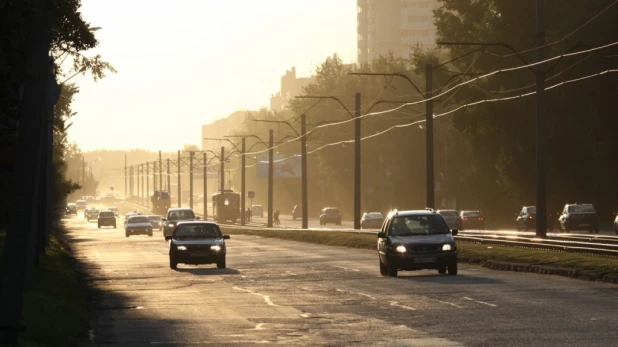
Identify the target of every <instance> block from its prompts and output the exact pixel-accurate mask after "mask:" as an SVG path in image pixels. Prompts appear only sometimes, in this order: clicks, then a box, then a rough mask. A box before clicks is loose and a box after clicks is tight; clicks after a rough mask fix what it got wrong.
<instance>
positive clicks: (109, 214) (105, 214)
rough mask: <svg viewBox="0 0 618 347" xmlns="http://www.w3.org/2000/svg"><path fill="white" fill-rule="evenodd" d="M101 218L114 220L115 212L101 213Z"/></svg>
mask: <svg viewBox="0 0 618 347" xmlns="http://www.w3.org/2000/svg"><path fill="white" fill-rule="evenodd" d="M99 217H104V218H107V217H112V218H113V217H114V212H101V213H100V214H99Z"/></svg>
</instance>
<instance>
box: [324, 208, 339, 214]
mask: <svg viewBox="0 0 618 347" xmlns="http://www.w3.org/2000/svg"><path fill="white" fill-rule="evenodd" d="M326 213H328V214H335V213H339V210H337V209H335V208H329V209H326Z"/></svg>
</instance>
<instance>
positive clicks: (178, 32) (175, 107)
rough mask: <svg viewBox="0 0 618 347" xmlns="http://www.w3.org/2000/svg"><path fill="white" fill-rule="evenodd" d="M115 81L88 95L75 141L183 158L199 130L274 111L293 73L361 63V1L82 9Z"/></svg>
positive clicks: (141, 3)
mask: <svg viewBox="0 0 618 347" xmlns="http://www.w3.org/2000/svg"><path fill="white" fill-rule="evenodd" d="M81 12H82V15H83V17H84V19H85V20H86V21H87V22H89V23H91V25H92V26H96V27H101V28H102V29H101V30H98V31H97V37H98V39H99V41H100V45H99V47H97V48H96V49H94V50H92V51H88V52H85V55H87V56H91V55H94V54H97V53H100V54H101V55H102V56H103V59H105V60H107V61H109V62H110V63H111V64H112V65H113V66H114V67H115V68H116V69H117V70H118V73H117V74H111V75H108V77H107V78H105V79H103V80H101V81H99V82H97V83H95V82H93V81H92V80H91V79H90V78H88V77H83V76H78V77H76V78H74V79H73V80H72V82H75V83H77V85H78V86H79V87H80V90H81V92H80V94H79V95H78V96H77V97H76V100H75V103H74V110H75V111H76V112H78V116H77V117H75V118H74V123H75V124H74V125H73V127H72V128H71V131H70V134H69V139H70V141H76V142H77V143H78V144H79V146H80V147H81V148H82V149H83V150H86V151H87V150H94V149H99V148H107V149H128V148H146V149H151V150H172V151H173V150H177V149H179V148H182V146H183V145H184V144H185V143H197V144H199V143H201V139H200V138H201V125H202V124H207V123H210V122H212V121H213V120H215V119H218V118H222V117H225V116H227V115H228V114H230V113H232V112H233V111H236V110H247V109H258V108H260V107H263V106H268V105H269V100H270V96H271V94H275V93H277V92H278V91H279V90H280V78H281V76H282V75H283V74H285V71H286V70H288V69H290V68H291V67H292V66H295V67H296V70H297V75H298V76H299V77H305V76H309V75H310V74H311V72H312V71H313V70H314V69H315V66H317V65H318V64H319V63H321V62H323V61H324V60H325V59H326V58H327V57H329V56H332V55H333V53H337V54H338V55H339V56H340V57H341V58H342V60H343V61H344V62H345V63H351V62H353V61H355V59H356V1H355V0H337V1H333V0H293V1H290V0H263V1H254V0H238V1H230V2H227V1H208V0H183V1H176V2H164V1H159V0H148V1H146V0H131V1H120V0H107V1H100V0H83V7H82V9H81Z"/></svg>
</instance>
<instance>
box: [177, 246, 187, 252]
mask: <svg viewBox="0 0 618 347" xmlns="http://www.w3.org/2000/svg"><path fill="white" fill-rule="evenodd" d="M176 249H177V250H179V251H186V250H187V246H178V247H176Z"/></svg>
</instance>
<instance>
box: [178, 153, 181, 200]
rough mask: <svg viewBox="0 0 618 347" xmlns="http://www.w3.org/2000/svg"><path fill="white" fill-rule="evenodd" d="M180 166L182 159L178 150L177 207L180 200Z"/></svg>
mask: <svg viewBox="0 0 618 347" xmlns="http://www.w3.org/2000/svg"><path fill="white" fill-rule="evenodd" d="M181 168H182V161H181V160H180V151H178V208H180V206H181V203H182V202H181V200H180V195H181V190H180V189H181V188H180V169H181Z"/></svg>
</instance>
